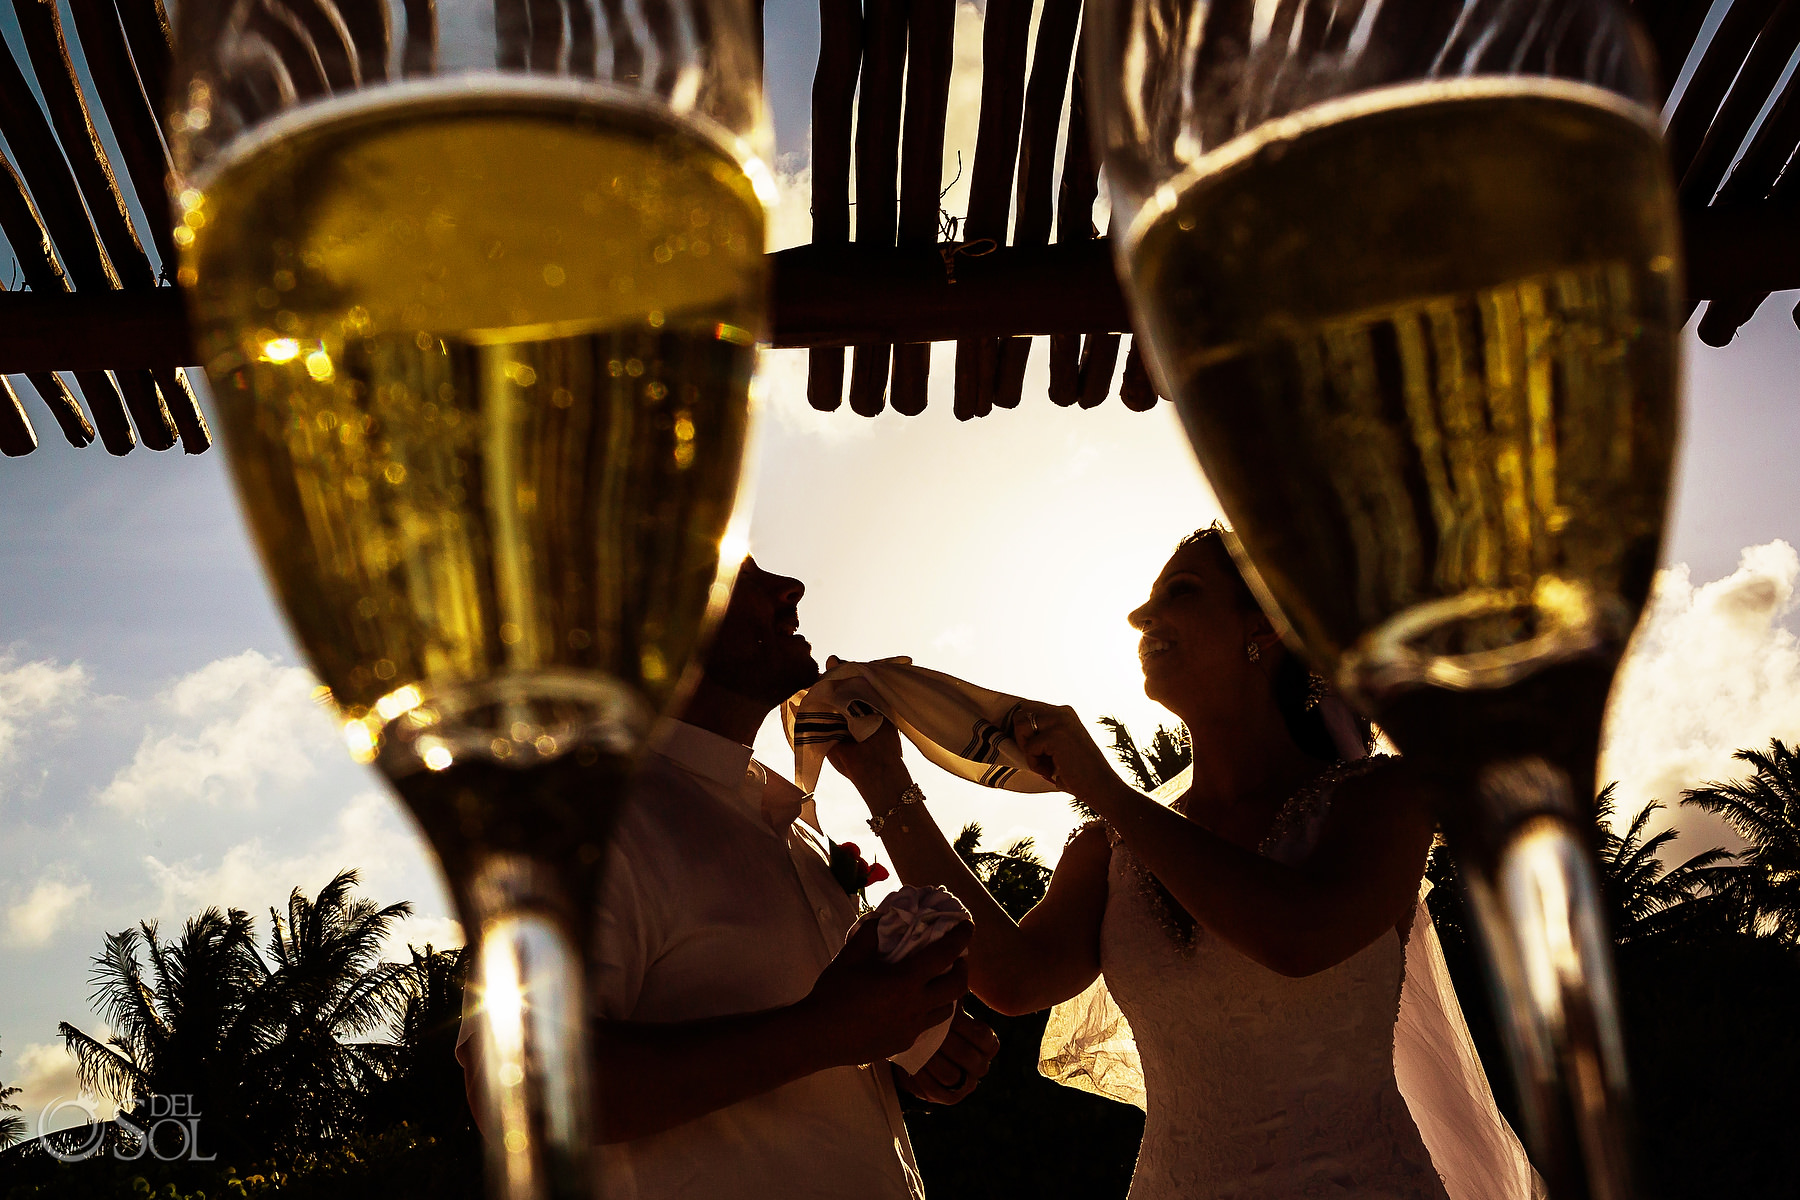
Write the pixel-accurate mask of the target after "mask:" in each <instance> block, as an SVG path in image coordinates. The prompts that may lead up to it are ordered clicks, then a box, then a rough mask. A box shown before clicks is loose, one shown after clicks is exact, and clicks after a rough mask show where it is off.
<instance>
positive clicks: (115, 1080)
mask: <svg viewBox="0 0 1800 1200" xmlns="http://www.w3.org/2000/svg"><path fill="white" fill-rule="evenodd" d="M56 1031H57V1033H58V1034H60V1035H61V1036H62V1040H63V1046H64V1047H66V1048H67V1049H68V1051H69V1054H70V1055H71V1056H73V1057H74V1059H75V1078H76V1080H77V1081H79V1082H80V1084H81V1086H82V1087H83V1088H84V1089H85V1090H87V1091H90V1092H93V1093H95V1094H96V1095H100V1096H105V1097H106V1098H107V1099H109V1100H111V1101H112V1102H113V1103H114V1104H117V1105H119V1106H120V1107H121V1108H129V1107H130V1106H131V1105H133V1104H135V1103H137V1102H138V1101H139V1100H141V1099H142V1098H143V1097H145V1096H148V1095H149V1094H150V1093H151V1091H152V1090H153V1089H152V1087H151V1085H150V1080H149V1077H148V1076H147V1075H146V1074H145V1073H144V1069H143V1067H142V1066H141V1065H140V1064H138V1063H136V1062H134V1061H132V1060H131V1059H130V1058H128V1057H126V1055H125V1054H123V1053H121V1052H120V1050H118V1049H114V1048H113V1046H108V1045H106V1044H104V1043H102V1042H99V1041H96V1040H95V1039H94V1038H92V1037H90V1036H89V1035H87V1034H85V1033H83V1032H82V1031H81V1030H79V1029H77V1028H75V1026H73V1025H71V1024H69V1023H68V1022H67V1021H61V1022H58V1024H57V1026H56ZM115 1045H117V1042H116V1041H115Z"/></svg>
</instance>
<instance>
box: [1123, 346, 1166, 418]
mask: <svg viewBox="0 0 1800 1200" xmlns="http://www.w3.org/2000/svg"><path fill="white" fill-rule="evenodd" d="M1119 400H1120V401H1121V402H1122V403H1123V404H1124V405H1125V407H1126V408H1129V409H1130V410H1131V411H1132V412H1149V411H1150V410H1151V409H1153V408H1155V407H1156V401H1157V395H1156V385H1155V384H1154V383H1151V382H1150V370H1149V368H1148V367H1146V366H1145V365H1144V351H1143V349H1142V348H1141V347H1140V345H1139V343H1138V339H1137V335H1136V334H1133V335H1132V338H1131V352H1130V353H1128V354H1127V355H1126V356H1125V375H1124V377H1123V378H1121V379H1120V380H1119Z"/></svg>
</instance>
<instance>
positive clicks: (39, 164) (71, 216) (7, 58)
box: [0, 44, 187, 454]
mask: <svg viewBox="0 0 1800 1200" xmlns="http://www.w3.org/2000/svg"><path fill="white" fill-rule="evenodd" d="M0 133H4V134H5V135H6V140H7V142H8V143H9V144H10V145H11V147H12V150H13V152H14V153H15V154H17V155H19V157H20V160H21V164H22V165H24V166H25V167H26V174H27V178H26V179H24V180H22V179H21V178H20V177H19V174H18V173H17V172H16V171H15V170H14V169H13V164H12V163H11V162H8V161H7V160H6V159H5V158H4V157H0V226H3V227H4V228H5V230H6V235H7V241H8V242H9V243H11V245H12V247H13V253H14V254H15V255H17V256H18V259H19V266H20V269H21V270H22V271H23V272H24V273H25V280H26V282H27V283H29V284H30V285H31V287H32V289H33V291H34V293H35V298H36V299H39V300H47V299H52V298H54V297H55V296H56V295H57V294H58V293H61V292H65V291H67V290H68V288H69V286H70V282H71V281H70V279H69V277H68V276H67V275H65V274H64V264H67V267H68V272H69V275H73V276H74V282H77V283H80V284H82V285H83V286H85V287H92V288H93V289H95V290H96V291H109V290H111V289H112V288H113V287H114V285H115V284H116V283H117V278H116V277H115V276H114V275H113V273H112V267H111V265H110V264H108V263H107V261H106V255H105V254H103V253H102V252H101V250H100V243H99V242H98V241H96V240H95V238H94V232H93V229H92V228H91V227H90V226H89V225H88V223H87V215H86V212H85V210H84V209H83V208H82V204H81V190H80V188H79V187H77V186H76V183H75V177H74V176H73V175H71V174H70V173H69V168H68V164H67V163H66V162H65V161H64V160H63V156H62V150H61V148H60V147H59V146H58V145H57V144H56V135H55V134H53V133H51V132H50V126H49V123H48V122H46V121H45V120H44V114H43V112H42V110H40V109H39V108H38V106H37V99H36V97H34V96H33V95H32V94H31V89H30V88H29V87H28V86H27V85H26V83H25V77H24V75H22V74H20V72H19V66H18V63H16V62H15V61H14V60H13V56H12V52H11V51H10V50H9V49H7V47H6V46H5V45H3V44H0ZM27 182H29V184H30V193H29V194H28V193H27V190H26V183H27ZM35 198H42V199H43V200H44V203H45V211H40V209H39V208H38V206H37V204H36V203H35ZM52 238H54V239H55V245H56V249H54V250H52ZM59 260H60V261H59ZM74 332H76V334H77V336H80V334H81V331H80V330H79V329H77V330H76V331H74ZM103 345H104V344H103V343H102V344H97V345H96V346H90V347H89V348H88V350H87V352H86V355H87V356H91V355H92V353H93V351H94V350H95V349H96V348H101V347H102V346H103ZM186 345H187V339H186V336H185V332H184V333H183V335H182V337H181V339H180V340H179V341H178V342H175V343H165V345H164V349H165V350H168V349H179V352H180V353H183V354H185V353H186V352H187V351H186ZM106 348H107V349H110V347H106ZM76 357H82V355H81V354H77V356H76ZM60 365H61V364H59V363H58V362H57V361H56V360H55V359H50V360H49V361H47V362H45V363H44V364H43V369H45V370H56V369H58V368H59V367H60ZM68 366H69V367H70V368H71V369H76V368H85V367H86V366H87V364H86V363H81V362H76V361H74V360H73V359H71V360H70V362H69V363H68ZM75 381H76V383H77V384H78V385H79V386H80V388H81V391H82V395H83V397H84V398H85V399H86V400H87V403H88V409H89V411H90V412H92V413H93V415H94V424H95V425H96V426H98V427H99V431H100V440H101V441H102V442H103V443H104V444H105V446H106V449H107V452H108V453H111V454H129V453H130V452H131V450H132V447H134V446H136V445H137V435H136V434H135V433H133V432H132V429H131V422H130V421H129V420H128V419H127V418H126V415H125V402H124V400H123V398H122V397H121V396H120V395H119V391H118V387H117V385H116V384H115V383H114V381H113V380H112V379H111V378H110V377H109V376H107V375H106V374H105V373H104V369H103V368H97V369H93V370H87V371H83V370H77V371H76V375H75Z"/></svg>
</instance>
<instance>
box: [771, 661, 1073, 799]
mask: <svg viewBox="0 0 1800 1200" xmlns="http://www.w3.org/2000/svg"><path fill="white" fill-rule="evenodd" d="M1020 703H1021V701H1020V699H1019V697H1017V696H1008V695H1006V694H1005V693H1004V692H990V691H988V690H987V689H986V688H980V687H976V686H975V685H974V684H972V683H964V682H963V681H962V680H960V679H957V678H956V677H954V676H951V675H945V674H943V673H942V672H940V671H928V670H926V669H925V668H924V667H915V666H913V665H912V659H910V658H883V659H877V660H876V661H875V662H866V663H863V662H840V663H838V664H837V665H836V666H834V667H832V668H831V670H829V671H827V672H826V673H825V674H824V675H823V676H822V677H821V678H820V679H819V681H818V682H817V683H815V684H813V685H812V687H810V688H808V689H807V690H806V691H804V692H801V693H799V694H798V695H796V696H794V697H793V698H792V699H790V700H789V701H788V702H787V703H786V704H784V705H782V706H781V723H782V727H783V728H784V729H785V730H786V731H787V738H788V745H790V746H792V747H793V748H794V782H795V783H797V784H799V785H800V788H801V790H802V791H808V792H810V791H812V790H813V788H815V787H817V786H818V783H819V770H820V768H821V767H823V766H824V765H825V755H826V753H827V752H828V751H829V750H830V749H831V747H832V746H833V745H834V744H836V743H838V742H847V741H858V742H860V741H862V740H863V739H864V738H867V737H868V736H869V735H870V734H872V733H874V732H875V731H876V730H877V729H880V728H881V723H882V721H883V720H891V721H893V723H894V724H895V725H896V726H898V727H899V729H900V732H901V733H903V734H905V735H906V736H907V738H908V740H910V741H911V742H912V744H913V745H914V746H917V747H918V749H919V753H921V754H923V755H924V756H925V757H926V758H927V759H929V760H930V761H931V763H932V764H933V765H934V766H937V767H940V768H942V769H943V770H946V771H948V772H950V773H951V774H952V775H955V776H957V777H958V778H960V779H967V780H969V781H971V782H973V783H979V784H981V785H982V786H984V787H991V788H1002V789H1004V790H1006V791H1009V792H1054V791H1056V790H1058V789H1057V787H1056V785H1055V784H1053V783H1051V782H1050V781H1049V780H1048V779H1045V778H1044V777H1043V776H1042V775H1039V774H1037V773H1036V772H1034V771H1032V770H1031V768H1030V766H1029V764H1027V763H1026V761H1025V756H1024V754H1022V753H1020V751H1019V744H1018V743H1017V742H1015V741H1013V737H1012V717H1013V711H1014V710H1015V709H1017V708H1018V707H1019V705H1020Z"/></svg>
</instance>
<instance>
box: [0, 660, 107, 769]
mask: <svg viewBox="0 0 1800 1200" xmlns="http://www.w3.org/2000/svg"><path fill="white" fill-rule="evenodd" d="M88 682H89V677H88V671H87V668H86V667H84V666H82V665H81V664H80V663H78V662H77V663H69V664H68V665H66V666H62V665H59V664H57V663H55V662H52V661H50V660H48V659H44V660H40V661H37V662H27V663H18V664H17V665H15V664H14V660H13V658H12V657H11V656H10V655H0V765H3V764H4V763H5V762H6V760H7V759H8V758H10V757H12V755H13V754H14V753H15V752H16V750H17V749H18V742H19V738H20V736H21V735H22V734H23V733H24V731H25V729H26V726H27V725H28V724H29V723H30V722H33V721H35V720H45V721H49V722H52V723H56V724H67V723H68V721H69V720H70V719H71V710H72V709H73V708H74V707H75V705H76V704H77V703H78V702H80V701H81V700H82V699H83V698H85V697H86V695H87V691H88Z"/></svg>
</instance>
